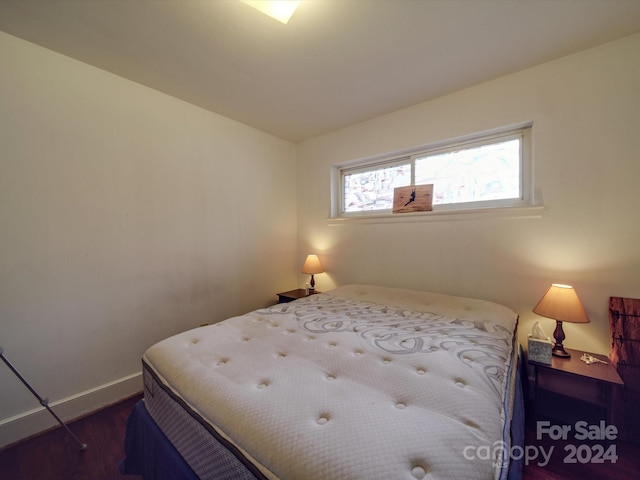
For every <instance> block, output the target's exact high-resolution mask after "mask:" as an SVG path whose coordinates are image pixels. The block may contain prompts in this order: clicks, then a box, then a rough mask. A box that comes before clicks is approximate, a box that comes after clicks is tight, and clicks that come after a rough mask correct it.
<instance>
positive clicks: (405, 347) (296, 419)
mask: <svg viewBox="0 0 640 480" xmlns="http://www.w3.org/2000/svg"><path fill="white" fill-rule="evenodd" d="M516 321H517V315H516V314H515V313H514V312H513V311H512V310H510V309H508V308H507V307H504V306H502V305H497V304H494V303H491V302H486V301H482V300H473V299H466V298H460V297H451V296H446V295H438V294H431V293H425V292H416V291H408V290H399V289H388V288H383V287H374V286H360V285H352V286H345V287H339V288H337V289H335V290H333V291H330V292H327V293H324V294H319V295H313V296H310V297H307V298H305V299H301V300H298V301H295V302H291V303H286V304H279V305H275V306H273V307H270V308H267V309H262V310H257V311H254V312H251V313H249V314H247V315H243V316H240V317H234V318H231V319H229V320H226V321H224V322H221V323H218V324H215V325H211V326H207V327H201V328H197V329H195V330H192V331H189V332H185V333H183V334H180V335H176V336H174V337H171V338H168V339H166V340H164V341H162V342H160V343H158V344H156V345H154V346H153V347H151V348H150V349H149V350H148V351H147V352H146V353H145V355H144V359H143V360H144V362H145V364H146V365H148V367H149V368H151V369H152V370H153V372H154V374H155V376H156V377H157V378H158V380H159V381H160V382H162V383H163V384H165V385H166V386H168V387H169V388H170V390H171V391H172V392H173V394H174V396H176V397H178V398H179V399H181V401H182V402H184V404H185V406H186V407H187V408H189V409H191V410H193V411H194V412H195V413H196V414H197V415H199V416H200V417H202V418H203V419H205V421H206V422H207V423H208V427H209V428H210V429H213V430H215V431H216V432H217V433H218V434H219V435H220V436H222V437H224V438H226V439H227V440H228V441H229V442H230V443H232V444H233V445H235V446H236V447H238V449H239V451H240V452H242V454H243V455H244V456H245V457H246V458H248V459H249V460H250V461H251V462H252V463H253V464H254V465H256V466H257V467H258V468H259V469H260V470H261V471H262V473H263V474H264V475H265V476H266V477H268V478H277V479H281V480H293V479H303V478H304V479H368V480H369V479H385V480H388V479H416V478H418V479H420V478H433V479H459V478H465V479H474V478H477V479H491V478H499V477H500V475H501V474H502V473H504V472H503V465H502V462H501V461H494V460H478V459H475V460H469V459H467V458H466V457H468V456H469V453H470V452H477V449H478V448H480V447H485V448H486V447H489V448H494V449H495V446H496V445H498V444H499V443H500V442H502V441H503V431H504V430H505V422H506V421H507V420H506V419H507V417H508V412H507V411H506V409H508V402H505V399H506V396H507V395H508V391H509V388H510V378H508V377H509V376H510V375H508V372H509V371H510V370H509V366H510V365H511V362H512V358H513V354H514V340H513V338H514V330H515V327H516ZM505 405H506V406H505ZM150 413H151V415H152V416H154V412H153V410H150ZM507 447H508V445H507ZM465 452H466V455H465ZM196 473H198V472H197V471H196Z"/></svg>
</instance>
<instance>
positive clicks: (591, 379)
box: [528, 348, 624, 424]
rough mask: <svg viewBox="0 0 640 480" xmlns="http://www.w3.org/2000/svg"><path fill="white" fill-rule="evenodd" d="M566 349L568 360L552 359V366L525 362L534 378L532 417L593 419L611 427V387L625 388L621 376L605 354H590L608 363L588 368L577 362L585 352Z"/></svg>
mask: <svg viewBox="0 0 640 480" xmlns="http://www.w3.org/2000/svg"><path fill="white" fill-rule="evenodd" d="M566 350H567V352H569V353H570V354H571V357H570V358H559V357H555V356H554V357H552V358H551V365H545V364H542V363H538V362H534V361H529V362H528V363H529V365H531V366H532V367H533V375H534V380H533V396H534V416H535V417H536V418H538V416H539V415H544V416H548V417H551V418H554V419H556V420H568V421H570V422H575V421H577V420H584V419H585V417H593V418H594V419H595V418H597V419H604V420H606V422H607V424H611V423H612V422H611V420H612V408H611V407H612V405H611V393H612V390H613V388H617V387H622V386H623V385H624V382H623V381H622V379H621V378H620V375H618V372H617V371H616V369H615V368H614V366H613V365H612V364H611V361H610V360H609V358H607V357H606V356H604V355H598V354H595V353H590V354H589V355H592V356H594V357H596V358H598V359H600V360H603V361H605V362H607V363H606V364H605V363H600V362H596V363H592V364H589V365H588V364H586V363H585V362H583V361H582V360H580V357H581V356H582V354H583V353H585V352H584V351H582V350H573V349H570V348H566ZM587 353H588V352H587ZM602 413H604V416H603V415H602Z"/></svg>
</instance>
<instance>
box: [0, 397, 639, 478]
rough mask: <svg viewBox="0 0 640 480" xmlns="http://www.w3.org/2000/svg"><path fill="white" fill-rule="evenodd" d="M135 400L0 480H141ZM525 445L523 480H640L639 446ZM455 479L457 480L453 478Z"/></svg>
mask: <svg viewBox="0 0 640 480" xmlns="http://www.w3.org/2000/svg"><path fill="white" fill-rule="evenodd" d="M139 398H140V397H139V396H137V397H133V398H130V399H127V400H124V401H122V402H121V403H119V404H117V405H114V406H111V407H108V408H106V409H104V410H101V411H99V412H96V413H94V414H92V415H89V416H87V417H85V418H83V419H80V420H77V421H75V422H73V423H71V424H70V425H69V426H70V428H71V430H72V431H73V433H74V434H75V435H76V436H77V437H78V438H79V439H80V441H81V442H83V443H86V444H87V445H88V448H87V449H86V450H84V451H80V450H79V448H78V444H77V443H75V442H74V441H73V439H72V438H71V437H70V436H69V435H68V434H67V433H66V432H65V431H64V430H63V429H62V428H57V429H55V430H53V431H50V432H47V433H44V434H42V435H39V436H37V437H34V438H32V439H30V440H27V441H24V442H21V443H19V444H17V445H14V446H12V447H9V448H6V449H4V450H2V451H0V479H2V480H5V479H6V480H116V479H117V480H141V479H142V477H139V476H136V475H127V476H122V475H120V473H119V472H118V462H120V460H121V459H122V458H123V456H124V452H123V439H124V431H125V424H126V420H127V416H128V415H129V412H130V411H131V408H132V407H133V405H134V404H135V402H136V401H137V400H138V399H139ZM525 445H526V446H531V447H540V446H543V447H544V448H545V451H546V452H548V451H549V448H550V447H552V446H553V447H554V451H553V454H552V455H551V456H550V458H551V461H550V462H549V464H548V465H546V466H544V467H542V466H539V465H538V462H539V460H534V461H532V462H530V464H529V465H528V466H526V467H525V468H524V475H523V477H524V480H534V479H536V480H574V479H580V480H592V479H593V480H596V479H597V480H606V479H615V480H637V479H639V478H640V447H638V446H634V445H630V444H626V443H621V442H615V450H616V455H617V457H618V458H617V460H616V462H615V463H612V462H609V461H605V462H604V463H601V464H598V463H593V462H589V463H585V464H580V463H571V464H569V463H564V460H565V457H566V456H567V452H566V451H565V450H564V447H565V444H563V443H562V442H553V441H551V442H549V441H546V442H540V441H538V440H536V438H535V428H534V427H533V426H528V427H527V436H526V441H525ZM455 480H457V479H455Z"/></svg>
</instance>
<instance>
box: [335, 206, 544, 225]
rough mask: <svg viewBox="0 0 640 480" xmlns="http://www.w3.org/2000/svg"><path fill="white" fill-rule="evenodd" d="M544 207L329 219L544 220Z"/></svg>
mask: <svg viewBox="0 0 640 480" xmlns="http://www.w3.org/2000/svg"><path fill="white" fill-rule="evenodd" d="M543 213H544V205H518V206H514V207H492V208H468V209H465V210H433V211H431V212H413V213H395V214H394V213H385V214H355V215H354V214H351V215H348V216H344V217H329V218H327V224H329V225H348V224H350V223H409V222H450V221H460V220H464V221H466V220H479V219H493V218H508V219H524V218H542V215H543Z"/></svg>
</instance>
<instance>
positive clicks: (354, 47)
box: [0, 0, 640, 142]
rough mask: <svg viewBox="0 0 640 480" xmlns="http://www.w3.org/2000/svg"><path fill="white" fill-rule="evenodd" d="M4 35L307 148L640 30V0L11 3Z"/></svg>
mask: <svg viewBox="0 0 640 480" xmlns="http://www.w3.org/2000/svg"><path fill="white" fill-rule="evenodd" d="M0 30H3V31H5V32H7V33H9V34H12V35H15V36H17V37H20V38H23V39H25V40H28V41H30V42H33V43H36V44H38V45H41V46H43V47H46V48H49V49H51V50H54V51H56V52H60V53H62V54H64V55H68V56H69V57H72V58H75V59H78V60H81V61H83V62H85V63H88V64H91V65H94V66H96V67H99V68H101V69H104V70H107V71H109V72H112V73H114V74H117V75H120V76H122V77H125V78H128V79H131V80H133V81H135V82H138V83H141V84H143V85H146V86H148V87H151V88H154V89H156V90H159V91H161V92H165V93H167V94H169V95H172V96H174V97H177V98H180V99H183V100H186V101H188V102H191V103H193V104H195V105H199V106H201V107H203V108H205V109H208V110H211V111H213V112H216V113H218V114H221V115H224V116H226V117H229V118H232V119H234V120H237V121H239V122H242V123H245V124H247V125H251V126H253V127H256V128H258V129H261V130H264V131H266V132H269V133H271V134H274V135H277V136H278V137H281V138H284V139H287V140H290V141H293V142H299V141H302V140H304V139H308V138H311V137H314V136H317V135H320V134H323V133H326V132H329V131H332V130H335V129H339V128H342V127H345V126H348V125H352V124H355V123H358V122H361V121H364V120H367V119H370V118H374V117H377V116H380V115H383V114H385V113H389V112H392V111H395V110H398V109H401V108H404V107H407V106H410V105H414V104H417V103H420V102H423V101H426V100H429V99H432V98H435V97H439V96H442V95H446V94H448V93H451V92H454V91H457V90H460V89H463V88H467V87H470V86H472V85H475V84H478V83H481V82H485V81H488V80H491V79H493V78H497V77H500V76H503V75H506V74H509V73H512V72H515V71H518V70H522V69H525V68H528V67H531V66H534V65H537V64H540V63H543V62H547V61H550V60H553V59H555V58H559V57H562V56H565V55H568V54H571V53H574V52H577V51H580V50H584V49H587V48H590V47H593V46H596V45H599V44H602V43H605V42H609V41H612V40H616V39H618V38H622V37H624V36H627V35H631V34H634V33H637V32H640V0H422V1H421V0H395V1H392V0H307V1H304V0H303V1H302V3H301V5H300V6H299V7H298V10H297V11H296V13H295V14H294V15H293V17H292V18H291V20H290V21H289V23H288V24H287V25H284V24H282V23H280V22H278V21H276V20H273V19H271V18H269V17H267V16H266V15H264V14H262V13H260V12H258V11H257V10H255V9H253V8H251V7H249V6H248V5H245V4H244V3H242V2H240V1H238V0H163V1H158V0H100V1H99V0H17V1H14V0H0Z"/></svg>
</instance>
